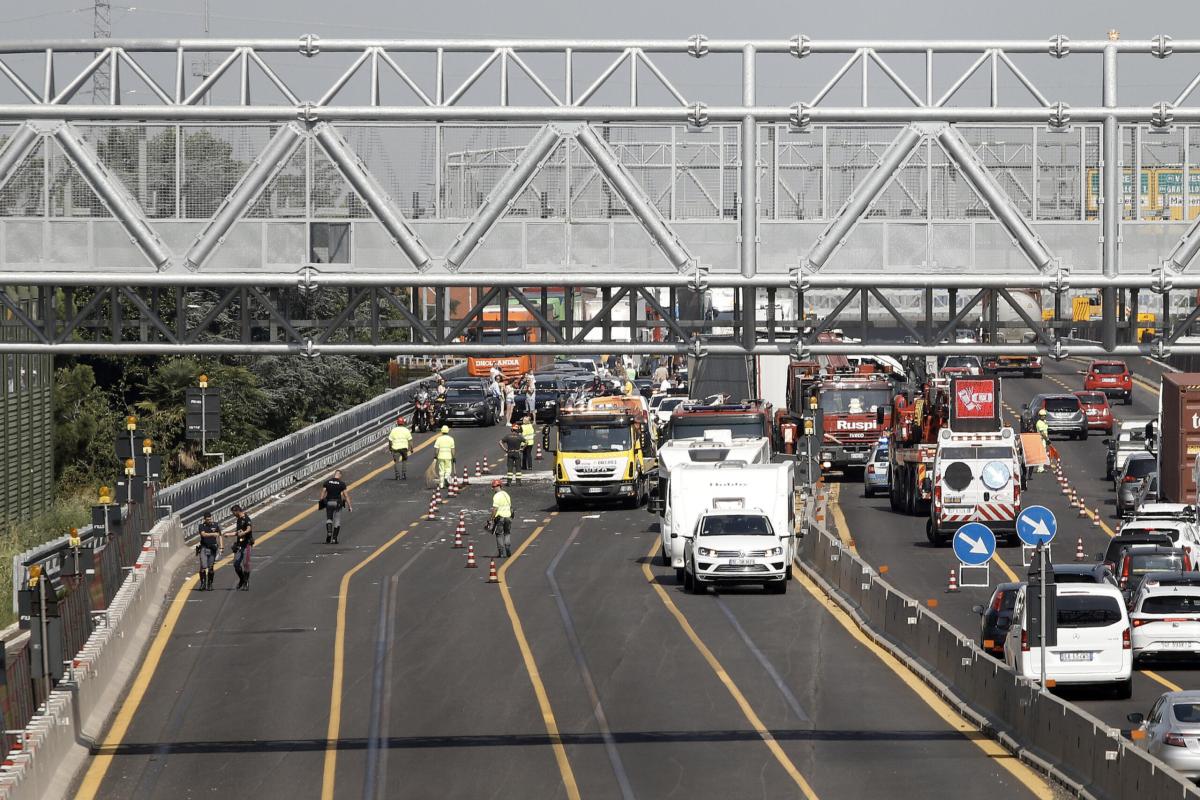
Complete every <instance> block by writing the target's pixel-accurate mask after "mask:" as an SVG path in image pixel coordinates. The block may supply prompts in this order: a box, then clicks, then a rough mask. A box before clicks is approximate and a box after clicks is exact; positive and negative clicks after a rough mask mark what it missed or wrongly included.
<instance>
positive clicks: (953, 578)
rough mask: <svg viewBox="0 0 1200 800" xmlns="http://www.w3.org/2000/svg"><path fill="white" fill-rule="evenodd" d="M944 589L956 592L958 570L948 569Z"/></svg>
mask: <svg viewBox="0 0 1200 800" xmlns="http://www.w3.org/2000/svg"><path fill="white" fill-rule="evenodd" d="M946 591H947V592H957V591H958V570H955V569H952V570H950V580H948V581H947V582H946Z"/></svg>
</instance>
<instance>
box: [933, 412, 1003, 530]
mask: <svg viewBox="0 0 1200 800" xmlns="http://www.w3.org/2000/svg"><path fill="white" fill-rule="evenodd" d="M1018 448H1019V446H1018V443H1017V437H1016V435H1015V434H1014V433H1013V430H1012V428H1009V427H1004V428H1001V429H1000V430H999V431H998V432H996V433H956V432H954V431H952V430H950V429H949V428H943V429H942V430H941V431H940V432H939V433H938V443H937V454H936V455H935V456H934V464H933V503H932V505H931V506H930V520H929V523H928V525H927V526H926V535H927V537H928V538H929V541H930V543H931V544H934V545H944V544H948V543H949V542H950V539H951V538H952V537H953V536H954V533H955V532H956V531H957V530H958V529H959V528H961V527H962V526H963V525H965V524H967V523H968V522H981V523H983V524H984V525H987V526H988V527H989V528H991V529H992V530H993V531H994V532H995V533H996V535H997V537H1000V536H1007V537H1008V538H1009V539H1013V538H1015V537H1016V533H1017V528H1016V520H1017V515H1018V514H1019V513H1020V511H1021V465H1020V456H1019V449H1018Z"/></svg>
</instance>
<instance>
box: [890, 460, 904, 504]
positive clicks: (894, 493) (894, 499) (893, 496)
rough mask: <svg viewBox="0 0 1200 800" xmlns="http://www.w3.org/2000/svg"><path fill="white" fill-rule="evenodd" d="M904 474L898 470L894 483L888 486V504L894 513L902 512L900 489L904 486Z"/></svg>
mask: <svg viewBox="0 0 1200 800" xmlns="http://www.w3.org/2000/svg"><path fill="white" fill-rule="evenodd" d="M903 481H904V473H903V472H901V471H900V470H896V474H895V475H893V476H892V481H891V482H890V483H889V485H888V504H889V505H891V507H892V511H894V512H899V511H900V487H901V486H902V485H903Z"/></svg>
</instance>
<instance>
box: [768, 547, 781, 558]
mask: <svg viewBox="0 0 1200 800" xmlns="http://www.w3.org/2000/svg"><path fill="white" fill-rule="evenodd" d="M767 555H769V556H781V555H783V548H782V547H772V548H771V549H770V550H768V551H767Z"/></svg>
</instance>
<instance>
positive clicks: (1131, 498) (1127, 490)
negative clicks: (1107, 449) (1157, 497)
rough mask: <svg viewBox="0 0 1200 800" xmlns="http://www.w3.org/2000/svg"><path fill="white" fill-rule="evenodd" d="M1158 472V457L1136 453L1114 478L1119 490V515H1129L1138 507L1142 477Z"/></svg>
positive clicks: (1117, 490) (1114, 486)
mask: <svg viewBox="0 0 1200 800" xmlns="http://www.w3.org/2000/svg"><path fill="white" fill-rule="evenodd" d="M1157 474H1158V459H1156V458H1155V457H1154V456H1152V455H1150V454H1149V453H1134V454H1133V455H1131V456H1130V457H1129V458H1128V459H1127V460H1126V461H1125V466H1123V467H1121V471H1120V472H1118V473H1117V477H1116V478H1114V479H1113V488H1114V489H1116V492H1117V515H1118V516H1120V517H1127V516H1129V515H1130V514H1132V513H1133V511H1134V509H1136V508H1137V499H1138V495H1139V494H1140V493H1141V490H1142V479H1143V478H1148V477H1150V476H1151V475H1157Z"/></svg>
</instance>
